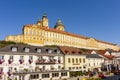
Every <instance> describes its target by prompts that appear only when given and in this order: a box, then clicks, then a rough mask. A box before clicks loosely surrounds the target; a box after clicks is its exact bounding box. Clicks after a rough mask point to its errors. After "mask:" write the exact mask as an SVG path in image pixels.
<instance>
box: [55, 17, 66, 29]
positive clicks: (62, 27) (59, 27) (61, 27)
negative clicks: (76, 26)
mask: <svg viewBox="0 0 120 80" xmlns="http://www.w3.org/2000/svg"><path fill="white" fill-rule="evenodd" d="M64 28H65V27H64V24H63V23H62V21H61V20H60V19H58V21H57V23H56V24H55V26H54V29H57V30H62V31H64Z"/></svg>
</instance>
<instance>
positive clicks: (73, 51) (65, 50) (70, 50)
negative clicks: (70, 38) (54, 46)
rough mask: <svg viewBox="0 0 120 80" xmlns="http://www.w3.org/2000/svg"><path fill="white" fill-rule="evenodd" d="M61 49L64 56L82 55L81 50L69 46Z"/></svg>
mask: <svg viewBox="0 0 120 80" xmlns="http://www.w3.org/2000/svg"><path fill="white" fill-rule="evenodd" d="M59 48H60V50H61V51H62V52H63V53H64V54H82V52H81V51H80V49H79V48H75V47H67V46H59Z"/></svg>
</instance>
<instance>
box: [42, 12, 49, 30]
mask: <svg viewBox="0 0 120 80" xmlns="http://www.w3.org/2000/svg"><path fill="white" fill-rule="evenodd" d="M48 24H49V23H48V18H47V15H46V13H44V14H43V17H42V26H43V27H47V28H49V26H48Z"/></svg>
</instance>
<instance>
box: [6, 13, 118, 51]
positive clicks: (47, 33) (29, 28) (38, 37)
mask: <svg viewBox="0 0 120 80" xmlns="http://www.w3.org/2000/svg"><path fill="white" fill-rule="evenodd" d="M22 32H23V33H22V34H20V35H14V36H13V35H9V36H7V37H6V38H5V40H6V41H14V42H22V43H27V44H30V45H36V46H44V45H59V46H72V47H77V48H85V49H96V50H104V49H108V48H109V49H113V50H119V46H118V45H117V44H113V43H109V42H104V41H101V40H97V39H95V38H90V37H85V36H81V35H77V34H73V33H70V32H66V31H65V26H64V24H63V23H62V21H61V20H60V19H58V21H57V22H56V24H55V26H54V28H50V27H49V20H48V18H47V15H46V14H44V15H43V16H42V20H38V21H37V22H36V24H28V25H24V26H23V29H22Z"/></svg>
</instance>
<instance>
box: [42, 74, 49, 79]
mask: <svg viewBox="0 0 120 80" xmlns="http://www.w3.org/2000/svg"><path fill="white" fill-rule="evenodd" d="M49 77H50V75H49V74H42V78H49Z"/></svg>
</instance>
